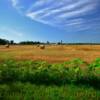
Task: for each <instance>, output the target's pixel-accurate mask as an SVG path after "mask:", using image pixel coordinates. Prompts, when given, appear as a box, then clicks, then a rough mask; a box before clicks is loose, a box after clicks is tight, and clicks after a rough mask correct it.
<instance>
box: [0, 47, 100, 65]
mask: <svg viewBox="0 0 100 100" xmlns="http://www.w3.org/2000/svg"><path fill="white" fill-rule="evenodd" d="M98 57H100V45H63V46H53V45H51V46H46V48H45V49H44V50H41V49H40V48H38V47H37V46H32V45H31V46H29V45H25V46H24V45H15V46H10V48H5V46H0V61H2V60H5V59H8V58H13V59H17V60H26V59H31V60H46V61H48V62H52V63H53V62H57V63H59V62H63V61H67V60H72V59H74V58H81V59H83V60H85V61H87V62H92V61H93V60H94V59H95V58H98Z"/></svg>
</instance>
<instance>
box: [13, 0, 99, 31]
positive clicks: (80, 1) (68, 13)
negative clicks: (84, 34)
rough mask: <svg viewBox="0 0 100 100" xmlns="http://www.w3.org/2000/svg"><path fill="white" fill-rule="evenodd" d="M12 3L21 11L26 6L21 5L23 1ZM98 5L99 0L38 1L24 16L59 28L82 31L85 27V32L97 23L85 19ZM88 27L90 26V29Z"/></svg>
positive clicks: (34, 2)
mask: <svg viewBox="0 0 100 100" xmlns="http://www.w3.org/2000/svg"><path fill="white" fill-rule="evenodd" d="M11 1H12V4H13V6H15V7H16V8H17V9H18V10H20V11H21V8H20V6H24V4H22V3H21V1H22V0H11ZM30 2H32V1H30ZM98 3H99V0H95V1H94V0H36V1H33V2H32V3H31V4H30V6H29V7H28V8H27V9H26V11H25V12H24V15H25V16H27V17H28V18H31V19H32V20H35V21H38V22H41V23H44V24H48V25H52V26H56V27H59V28H64V29H65V28H66V27H71V28H73V29H75V28H76V29H77V30H81V29H82V27H83V30H85V29H89V28H90V27H92V24H94V23H96V22H95V21H92V23H91V24H89V23H87V22H88V21H89V22H90V19H88V18H84V16H88V15H89V14H93V12H94V11H95V10H96V9H97V7H98ZM19 5H20V6H19ZM24 7H25V6H24ZM91 20H93V19H91ZM88 25H90V26H89V27H88Z"/></svg>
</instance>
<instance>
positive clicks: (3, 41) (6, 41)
mask: <svg viewBox="0 0 100 100" xmlns="http://www.w3.org/2000/svg"><path fill="white" fill-rule="evenodd" d="M8 43H9V41H8V40H6V39H1V38H0V45H5V44H8Z"/></svg>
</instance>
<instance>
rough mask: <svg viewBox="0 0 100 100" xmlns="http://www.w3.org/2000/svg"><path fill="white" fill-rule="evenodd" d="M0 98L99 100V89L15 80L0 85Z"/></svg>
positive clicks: (10, 99) (8, 99) (12, 99)
mask: <svg viewBox="0 0 100 100" xmlns="http://www.w3.org/2000/svg"><path fill="white" fill-rule="evenodd" d="M0 100H100V91H99V90H95V89H93V88H87V87H84V86H74V85H63V86H55V85H50V86H45V85H34V84H30V83H20V82H17V83H12V84H10V85H9V84H3V85H0Z"/></svg>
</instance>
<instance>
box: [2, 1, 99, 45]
mask: <svg viewBox="0 0 100 100" xmlns="http://www.w3.org/2000/svg"><path fill="white" fill-rule="evenodd" d="M0 38H4V39H8V40H14V41H15V42H20V41H27V40H30V41H31V40H32V41H42V42H46V41H50V42H59V41H61V40H62V41H63V42H68V43H70V42H71V43H72V42H75V43H76V42H82V43H86V42H89V43H90V42H96V43H98V42H99V43H100V0H0Z"/></svg>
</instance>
